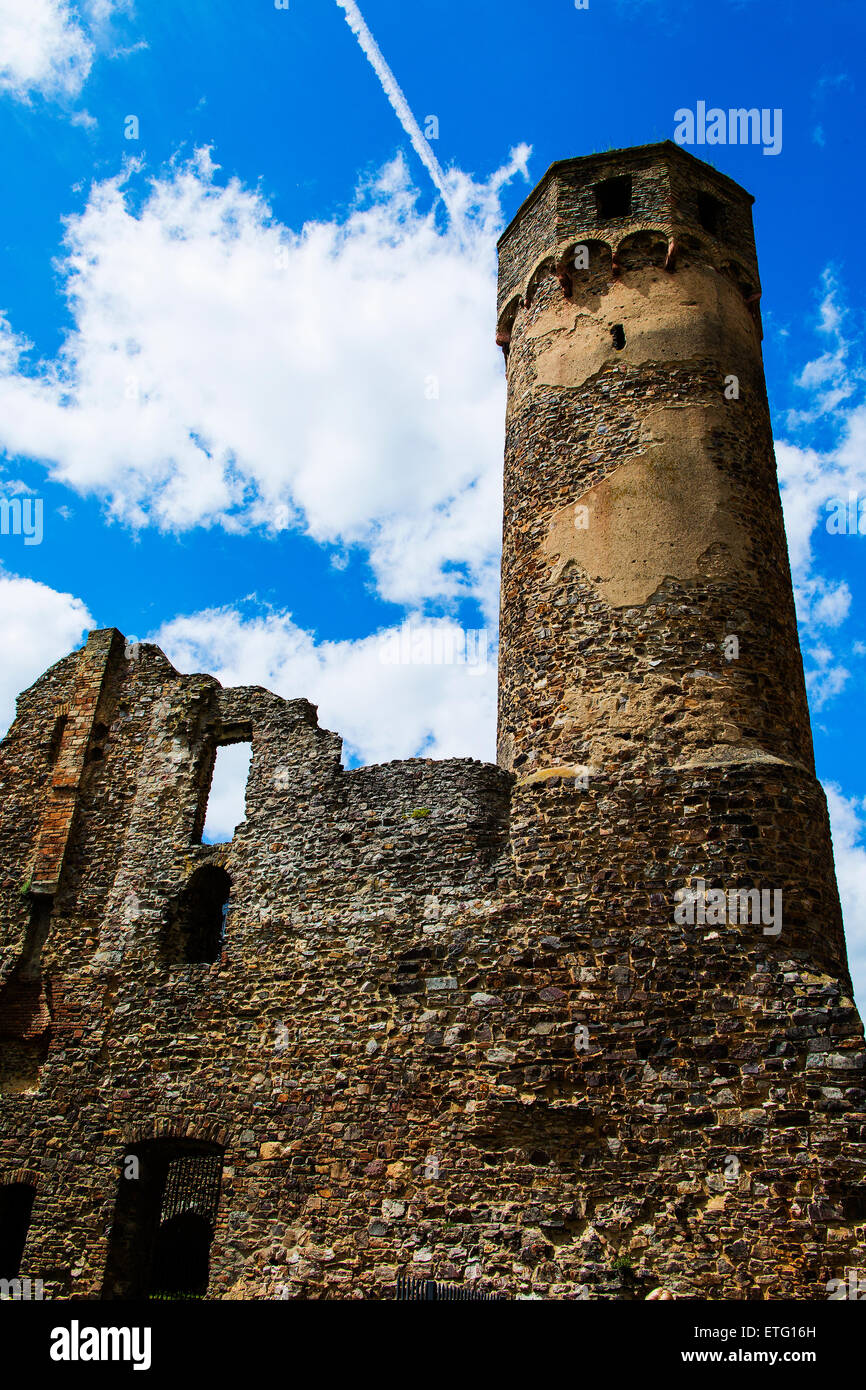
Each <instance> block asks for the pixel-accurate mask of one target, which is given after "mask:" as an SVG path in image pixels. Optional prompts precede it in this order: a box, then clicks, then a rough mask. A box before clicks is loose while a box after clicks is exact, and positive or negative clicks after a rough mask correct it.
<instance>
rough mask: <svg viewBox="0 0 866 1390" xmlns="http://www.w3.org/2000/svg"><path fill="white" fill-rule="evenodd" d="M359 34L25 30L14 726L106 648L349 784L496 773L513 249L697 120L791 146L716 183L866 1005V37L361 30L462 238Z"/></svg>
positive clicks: (342, 9) (6, 556)
mask: <svg viewBox="0 0 866 1390" xmlns="http://www.w3.org/2000/svg"><path fill="white" fill-rule="evenodd" d="M347 9H348V10H351V9H352V6H351V5H340V4H338V3H337V0H289V6H288V8H287V9H277V8H276V6H275V4H274V3H273V0H248V3H246V4H244V5H243V6H239V5H238V4H237V3H235V2H234V0H207V3H205V0H186V3H184V5H182V6H179V5H167V4H165V3H164V0H134V2H133V0H130V2H129V3H123V0H77V3H73V0H0V149H2V156H3V194H4V196H3V199H2V205H0V245H2V251H3V254H2V258H0V316H2V317H0V496H2V497H5V498H11V497H13V496H17V497H19V498H24V497H30V498H31V500H33V499H36V498H39V499H41V500H42V502H43V506H44V535H43V538H42V542H41V544H39V545H25V544H24V538H23V537H22V536H15V535H8V536H0V566H2V568H0V639H2V641H3V650H4V670H3V672H2V673H0V724H2V725H3V726H4V727H5V725H6V724H8V722H9V719H10V718H11V716H12V711H13V707H14V696H15V693H16V692H17V691H18V690H20V689H22V688H23V687H25V686H26V685H27V684H29V683H30V682H31V681H32V680H33V679H34V678H35V677H36V676H37V675H38V674H39V673H40V671H42V670H43V669H44V668H45V667H46V666H47V665H49V664H50V663H51V662H52V661H54V660H56V659H57V658H59V657H60V656H61V655H63V654H64V653H65V652H66V651H67V650H68V649H70V648H71V647H73V646H76V645H77V644H78V643H79V642H80V641H81V639H82V636H83V634H84V632H85V630H86V629H87V628H88V627H90V626H93V625H96V626H109V625H114V626H118V627H120V628H121V629H122V630H123V631H125V632H126V633H127V635H129V636H131V637H137V638H141V639H145V638H147V639H152V640H157V641H159V642H160V643H161V645H163V647H164V648H165V650H166V651H167V652H168V654H169V655H170V656H171V658H172V660H174V661H175V663H176V664H177V665H178V666H179V667H180V668H181V669H184V670H191V669H205V670H211V671H213V672H214V673H215V674H217V675H219V676H220V678H221V679H223V680H224V681H231V682H233V683H239V682H256V683H261V684H265V685H268V686H270V687H271V688H274V689H277V690H279V691H280V693H282V694H285V695H287V696H296V695H307V696H308V697H310V698H312V699H313V700H314V701H316V702H317V703H318V704H319V707H320V719H321V722H322V723H323V724H325V725H327V726H328V727H331V728H336V729H338V730H339V731H340V732H341V733H342V734H343V735H344V736H345V738H346V753H347V758H348V759H349V760H350V761H380V760H383V759H386V758H390V757H406V756H413V755H415V754H419V753H423V754H426V755H430V756H449V755H472V756H477V757H484V758H492V757H493V728H494V719H495V626H496V592H497V566H498V543H499V527H500V517H499V508H500V494H499V489H500V485H501V484H500V475H501V453H502V414H503V408H504V381H503V375H502V364H501V358H500V354H499V352H498V350H497V349H496V348H495V346H494V344H493V320H494V292H495V291H494V286H495V251H494V246H495V238H496V236H497V234H498V232H499V231H500V230H501V228H502V227H503V226H504V224H505V222H506V221H507V220H508V219H509V217H510V216H511V215H512V213H513V212H514V211H515V209H516V208H517V206H518V205H519V203H520V202H521V201H522V199H523V198H524V197H525V196H526V193H527V192H528V191H529V188H530V187H531V186H532V185H533V184H534V183H535V182H536V181H537V180H538V179H539V178H540V177H541V175H542V174H543V172H544V170H545V169H546V168H547V166H548V165H549V164H550V163H551V162H552V161H553V160H555V159H560V158H564V157H567V156H570V155H579V154H584V153H588V152H590V151H592V150H600V149H605V148H608V147H620V146H627V145H631V144H642V143H647V142H649V141H653V140H659V139H665V138H670V137H672V136H673V133H674V127H675V112H676V111H677V110H678V109H680V108H684V107H688V108H694V107H695V106H696V104H697V102H698V101H704V102H706V104H707V106H709V107H712V106H718V107H722V108H729V107H739V106H746V107H752V106H755V107H759V108H769V109H772V110H776V109H779V110H781V111H782V113H783V127H782V129H783V140H782V148H781V150H780V152H779V153H778V154H777V155H766V154H764V153H763V151H762V148H761V147H760V146H751V145H749V146H715V147H713V148H711V149H710V148H707V149H705V150H703V151H698V152H699V153H703V154H705V155H709V156H711V157H712V159H713V162H714V163H715V164H716V165H717V167H718V168H720V169H722V170H723V171H724V172H725V173H727V174H729V175H731V176H732V177H733V178H735V179H737V180H738V181H739V182H741V183H742V184H744V185H745V187H747V188H748V189H749V190H750V191H751V192H752V193H754V194H755V196H756V200H757V201H756V205H755V220H756V231H757V239H758V252H759V258H760V266H761V275H762V283H763V317H764V328H765V339H764V352H765V362H766V370H767V382H768V388H769V394H770V401H771V406H772V410H773V419H774V428H775V432H776V439H777V452H778V458H779V467H780V477H781V480H782V485H783V498H784V505H785V513H786V524H787V527H788V535H789V545H790V550H791V558H792V564H793V567H794V574H795V583H796V587H797V597H798V612H799V615H800V619H801V641H802V645H803V652H804V659H805V664H806V669H807V673H808V678H809V684H810V697H811V701H812V713H813V721H814V731H815V742H816V756H817V762H818V770H819V775H820V776H821V778H822V781H823V782H824V783H825V786H826V787H827V790H828V795H829V797H830V802H831V810H832V816H833V827H834V839H835V843H836V852H837V868H838V873H839V879H840V885H841V888H842V892H843V899H844V902H845V907H846V916H847V921H848V932H849V945H850V950H851V954H852V957H853V958H854V963H855V965H856V968H857V970H858V972H859V974H858V978H859V979H860V980H861V982H862V984H861V998H862V997H864V996H866V849H864V841H866V759H864V750H863V740H862V738H861V733H860V719H859V714H860V708H861V706H862V703H863V697H864V673H866V631H864V624H863V620H862V613H863V601H864V596H866V577H864V548H866V538H864V537H863V536H860V535H851V534H846V535H831V534H828V532H827V529H826V524H825V522H826V517H827V503H828V501H829V500H830V499H831V498H833V497H835V496H840V495H841V496H844V497H845V498H847V497H848V496H849V494H850V493H852V492H853V493H854V494H855V495H856V496H857V497H858V498H866V462H864V443H866V409H864V400H863V396H864V369H863V311H864V301H863V295H864V290H863V284H862V276H859V275H858V274H857V270H858V265H859V258H860V255H861V245H862V213H863V206H862V204H863V197H862V188H861V183H860V181H859V177H858V175H859V170H860V168H861V166H862V138H863V122H862V119H861V115H860V113H861V106H862V101H863V63H862V57H861V55H862V53H863V51H864V37H866V35H864V29H866V21H864V15H863V10H862V6H861V5H859V4H858V3H857V0H828V3H825V4H824V5H823V6H822V7H821V9H820V11H816V9H815V7H814V6H813V5H807V4H805V3H802V0H792V2H791V3H786V4H784V5H768V4H766V3H764V2H763V0H713V2H712V3H708V0H677V3H673V0H589V6H588V8H587V9H581V10H578V9H577V8H576V7H575V5H574V4H573V0H531V3H530V0H497V3H495V4H494V3H492V0H476V3H473V4H471V5H467V4H466V3H465V0H439V3H437V4H436V5H430V6H409V5H406V4H405V3H396V0H363V3H362V4H361V10H362V11H363V16H364V19H365V20H366V22H367V24H368V25H369V29H370V31H372V34H373V35H375V40H376V41H377V42H378V45H379V48H380V49H381V52H382V53H383V54H384V57H385V59H386V60H387V63H388V64H389V65H390V68H391V70H392V71H393V74H394V76H395V78H396V80H397V81H398V82H399V84H400V87H401V88H402V92H403V93H404V94H405V100H406V103H407V104H408V108H409V109H410V110H411V112H412V113H414V117H415V118H416V119H417V121H418V122H419V123H420V126H421V127H422V129H423V128H425V127H426V128H427V129H430V125H429V117H431V116H435V118H436V120H437V122H438V138H436V139H433V138H431V139H430V141H429V146H428V147H427V148H428V152H429V153H430V154H432V156H433V157H434V158H435V161H437V162H438V167H439V168H441V170H442V171H443V173H442V178H441V180H440V190H444V192H445V194H446V197H445V199H443V198H442V197H441V196H440V190H437V187H436V186H435V183H434V179H433V178H431V173H430V168H429V167H425V163H424V162H423V161H422V158H420V157H419V148H418V142H417V140H416V141H415V143H414V144H413V142H412V140H411V139H410V138H409V135H408V134H407V130H406V128H405V126H406V121H405V118H404V120H403V122H402V123H401V120H400V119H398V114H399V113H398V112H395V109H394V104H393V102H392V101H389V100H388V99H387V95H386V92H385V90H384V89H383V85H382V82H381V80H380V77H381V74H379V75H377V72H376V71H375V70H374V66H373V65H371V62H370V61H369V59H370V56H371V54H370V52H369V47H370V46H369V43H368V44H367V45H366V46H367V49H368V51H367V53H366V54H365V52H364V51H362V46H361V45H359V42H358V39H357V36H356V34H354V33H353V32H352V30H351V28H350V26H349V24H348V23H347V14H346V10H347ZM386 85H387V84H386ZM392 96H393V93H392ZM130 117H134V118H135V120H134V122H131V121H130ZM404 117H405V113H404ZM136 125H137V129H136ZM129 134H133V135H135V136H136V137H137V138H132V139H130V138H126V137H127V135H129ZM421 153H422V154H423V150H422V151H421ZM428 164H429V160H428ZM434 173H435V168H434ZM446 204H447V206H446ZM864 530H866V522H864ZM406 621H410V622H412V623H413V624H415V625H416V626H417V625H418V624H420V623H423V622H428V623H432V624H433V625H434V626H435V627H436V628H437V629H438V630H439V632H440V635H443V636H446V637H449V638H451V637H454V636H455V634H456V635H457V636H459V634H460V632H461V631H462V630H464V629H466V628H469V629H472V630H474V631H476V632H483V633H484V634H485V635H486V636H485V641H486V646H483V647H482V646H477V648H476V650H477V651H481V650H483V651H484V652H485V653H486V660H485V661H484V662H482V663H481V664H478V663H477V662H476V664H475V665H474V666H471V665H470V666H467V665H466V664H465V663H463V664H460V663H454V664H451V665H439V666H435V665H434V666H430V665H427V666H424V665H418V664H410V665H408V666H406V665H405V664H403V665H401V664H399V663H395V664H389V663H387V662H383V661H382V659H381V653H382V647H381V634H383V633H388V632H392V631H394V630H396V629H399V628H400V626H401V624H403V623H404V622H406ZM239 776H240V773H239V771H238V770H237V769H236V770H235V781H237V780H238V777H239ZM227 795H228V793H227ZM226 805H227V806H228V802H226ZM225 815H226V816H227V817H229V819H230V818H231V813H230V811H229V810H226V812H225ZM229 829H230V827H229Z"/></svg>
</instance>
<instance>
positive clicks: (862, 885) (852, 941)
mask: <svg viewBox="0 0 866 1390" xmlns="http://www.w3.org/2000/svg"><path fill="white" fill-rule="evenodd" d="M824 790H825V792H826V793H827V804H828V806H829V808H830V824H831V827H832V831H833V852H834V855H835V859H836V880H837V882H838V884H839V894H840V897H841V899H842V912H843V915H844V918H845V938H846V941H847V943H848V965H849V967H850V970H851V976H852V979H853V981H854V993H855V995H856V998H857V1002H858V1007H859V1009H860V1012H861V1014H864V1013H866V816H864V815H863V812H864V811H866V800H858V799H857V798H856V797H851V798H848V797H845V796H843V794H842V792H841V790H840V788H839V787H838V786H836V784H835V783H833V782H830V783H827V784H826V785H825V787H824Z"/></svg>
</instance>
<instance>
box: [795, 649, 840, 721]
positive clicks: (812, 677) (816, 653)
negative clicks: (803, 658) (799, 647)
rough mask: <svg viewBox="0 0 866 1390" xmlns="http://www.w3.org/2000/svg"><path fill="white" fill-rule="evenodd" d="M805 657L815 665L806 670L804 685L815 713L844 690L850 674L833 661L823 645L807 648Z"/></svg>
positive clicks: (830, 652)
mask: <svg viewBox="0 0 866 1390" xmlns="http://www.w3.org/2000/svg"><path fill="white" fill-rule="evenodd" d="M806 655H807V656H808V657H810V658H811V660H812V661H814V663H815V665H814V666H813V667H812V668H811V669H807V670H806V685H807V687H808V690H809V703H810V705H811V707H812V709H813V710H814V712H815V713H817V712H818V710H821V709H823V708H824V706H825V705H826V704H827V702H828V701H829V700H832V699H833V697H834V695H838V694H839V692H840V691H841V690H844V688H845V686H846V685H847V683H848V681H849V679H850V676H851V672H850V671H849V670H848V669H847V667H845V666H842V665H841V664H840V663H839V662H837V661H834V654H833V652H832V651H831V649H830V648H829V647H828V646H826V645H825V644H824V643H821V644H819V645H818V646H817V647H811V648H809V650H808V651H807V653H806Z"/></svg>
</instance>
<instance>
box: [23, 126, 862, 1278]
mask: <svg viewBox="0 0 866 1390" xmlns="http://www.w3.org/2000/svg"><path fill="white" fill-rule="evenodd" d="M624 174H626V175H630V177H631V197H630V204H629V206H628V208H627V210H626V211H625V212H620V213H617V214H616V215H615V216H612V217H611V216H603V215H602V214H603V213H604V211H605V208H604V201H603V192H602V194H599V193H598V188H599V185H601V184H604V183H605V182H606V181H607V180H610V179H616V178H622V176H623V175H624ZM600 199H601V201H600ZM705 224H707V225H705ZM709 227H713V228H714V230H712V231H711V230H709ZM581 244H585V245H586V246H587V248H588V253H589V254H588V266H587V267H586V268H581V269H578V268H577V265H576V261H575V254H574V248H575V247H576V246H578V245H581ZM500 269H501V277H500V278H501V283H500V317H499V325H498V335H497V337H498V341H499V342H500V343H501V345H502V346H503V348H504V350H505V351H506V354H507V371H508V385H509V400H508V419H507V443H506V461H505V514H504V549H503V571H502V599H503V602H502V635H501V642H502V646H501V656H500V712H499V764H500V765H499V766H490V765H486V764H482V763H479V762H474V761H472V760H466V759H454V760H448V761H444V762H432V761H429V760H423V759H415V760H408V761H404V762H395V763H389V764H387V765H385V766H381V767H365V768H359V769H354V770H346V769H344V768H343V767H342V765H341V762H340V751H341V742H340V739H339V737H338V736H337V735H336V734H333V733H329V732H327V731H325V730H322V729H320V728H319V726H318V723H317V719H316V712H315V709H314V708H313V707H312V706H311V705H310V704H308V703H307V702H306V701H305V700H301V699H298V700H289V701H284V700H282V699H279V698H278V697H277V696H275V695H272V694H270V693H269V692H267V691H265V690H263V689H259V688H249V689H234V690H226V689H223V688H222V687H221V686H220V685H219V683H218V682H217V681H216V680H214V679H213V678H212V677H209V676H204V675H194V676H182V675H179V674H178V673H177V672H176V671H175V670H174V669H173V668H172V666H171V665H170V664H169V662H168V661H167V660H166V658H165V656H164V655H163V654H162V653H161V652H160V651H159V650H158V649H157V648H156V647H153V646H147V645H144V646H138V645H135V646H132V647H130V646H129V645H127V644H126V643H125V642H124V639H123V638H122V637H121V635H120V634H119V633H117V632H115V631H113V630H109V631H103V632H97V633H92V634H91V636H90V639H89V641H88V643H87V645H86V646H85V647H84V648H83V649H82V650H81V651H80V652H76V653H73V654H71V655H70V656H68V657H66V658H65V659H64V660H63V661H61V662H59V663H58V664H57V665H56V666H55V667H53V668H52V669H51V670H50V671H48V672H47V673H46V674H45V675H44V676H42V677H41V678H40V679H39V680H38V681H37V682H36V684H35V685H34V686H32V687H31V689H30V690H28V691H26V692H25V693H24V694H23V695H22V696H21V697H20V699H19V702H18V712H17V718H16V721H15V723H14V725H13V727H12V729H11V730H10V733H9V735H8V736H7V738H6V739H5V740H4V741H3V743H2V745H0V791H2V802H0V1183H3V1182H6V1183H10V1182H23V1181H27V1182H29V1183H31V1184H32V1185H33V1186H35V1188H36V1200H35V1203H34V1207H33V1213H32V1219H31V1223H30V1227H29V1232H28V1237H27V1244H26V1246H25V1250H24V1257H23V1262H22V1272H23V1273H25V1274H27V1275H29V1276H31V1277H32V1278H36V1277H39V1278H42V1279H44V1281H45V1286H46V1295H47V1296H55V1297H57V1296H59V1297H66V1296H75V1297H86V1298H98V1297H100V1296H102V1295H103V1292H105V1291H108V1292H110V1291H111V1290H110V1289H108V1286H107V1283H106V1277H105V1271H106V1266H107V1263H108V1262H109V1252H110V1249H111V1248H113V1247H112V1246H111V1240H112V1229H113V1227H116V1221H115V1203H116V1199H117V1194H118V1190H119V1184H121V1183H122V1182H123V1178H122V1177H121V1173H122V1168H123V1160H124V1155H125V1154H126V1153H127V1151H128V1149H129V1148H130V1147H131V1146H135V1145H141V1144H145V1145H146V1144H147V1143H148V1142H149V1141H154V1140H157V1139H160V1138H163V1139H174V1140H176V1141H178V1142H180V1141H183V1140H197V1141H201V1142H205V1141H207V1142H209V1143H211V1144H214V1145H218V1146H220V1148H221V1149H223V1150H224V1168H223V1177H222V1189H221V1195H220V1204H219V1212H218V1217H217V1222H216V1231H215V1235H214V1239H213V1244H212V1247H211V1252H210V1282H209V1286H208V1294H209V1296H210V1297H213V1298H280V1297H317V1298H319V1297H325V1298H361V1297H366V1298H391V1297H393V1296H394V1289H395V1284H396V1279H397V1276H398V1275H400V1274H409V1275H415V1276H417V1275H423V1276H425V1277H431V1278H436V1279H439V1280H442V1281H446V1282H458V1283H468V1284H471V1285H472V1286H474V1287H477V1288H481V1289H485V1290H487V1291H489V1292H501V1293H503V1294H505V1295H507V1296H509V1297H527V1296H542V1297H555V1298H584V1297H589V1298H597V1297H602V1298H615V1299H633V1298H642V1297H645V1296H646V1294H647V1292H649V1291H650V1290H651V1289H653V1288H656V1287H658V1286H660V1285H661V1286H664V1287H666V1288H667V1289H669V1290H671V1291H672V1292H673V1293H674V1294H675V1295H676V1296H677V1297H680V1298H688V1297H712V1298H727V1299H760V1298H773V1299H775V1298H785V1297H795V1298H801V1299H804V1298H823V1297H826V1284H827V1281H828V1280H829V1279H832V1278H836V1277H839V1278H843V1277H844V1275H845V1270H846V1269H847V1268H849V1267H852V1266H854V1267H857V1266H859V1267H860V1268H861V1269H862V1268H866V1263H864V1259H866V1253H864V1244H863V1238H864V1223H866V1185H864V1177H863V1164H864V1161H863V1148H862V1140H863V1137H864V1115H863V1108H864V1107H863V1102H864V1098H866V1091H864V1086H863V1068H864V1059H866V1054H864V1046H863V1031H862V1025H861V1023H860V1020H859V1017H858V1015H857V1012H856V1009H855V1007H854V1004H853V1000H852V996H851V985H850V979H849V976H848V970H847V964H846V959H845V946H844V936H843V931H842V922H841V914H840V910H839V901H838V894H837V890H836V883H835V877H834V871H833V860H832V849H831V843H830V836H829V824H828V818H827V811H826V805H825V801H824V797H823V794H822V791H821V788H820V786H819V784H818V782H817V780H816V778H815V773H814V763H813V758H812V747H811V734H810V728H809V718H808V709H807V705H806V698H805V688H804V683H803V674H802V664H801V660H800V653H799V647H798V643H797V633H796V624H795V616H794V607H793V599H792V594H791V583H790V573H789V569H788V560H787V550H786V546H785V538H784V530H783V525H782V516H781V507H780V503H779V496H778V488H777V484H776V476H775V465H774V460H773V452H772V439H771V434H770V424H769V413H768V408H767V402H766V395H765V390H764V384H763V370H762V364H761V354H760V316H759V313H758V309H757V305H758V302H759V301H758V299H757V298H756V296H757V295H758V293H759V281H758V271H757V262H756V257H755V249H754V241H753V236H752V230H751V200H750V198H749V197H748V195H747V194H745V193H744V192H743V190H742V189H739V188H738V187H737V186H736V185H735V184H732V183H731V181H730V180H728V179H726V178H724V177H723V176H722V175H720V174H718V173H716V171H715V170H713V169H711V168H710V167H709V166H707V165H704V164H701V163H700V162H698V161H697V160H695V159H693V158H692V157H691V156H689V155H687V154H685V153H684V152H683V151H681V150H679V149H677V147H675V146H673V145H670V144H665V145H660V146H649V147H644V148H642V149H638V150H629V151H621V152H617V153H611V154H606V155H599V156H591V157H589V158H587V159H583V160H570V161H564V162H562V163H560V164H557V165H554V166H553V168H552V169H551V170H550V171H549V172H548V174H547V175H546V176H545V179H544V180H543V181H542V183H541V184H540V185H539V188H538V189H537V190H536V191H535V193H534V194H533V195H531V197H530V198H529V199H528V200H527V202H526V203H525V204H524V206H523V208H522V209H521V210H520V211H519V212H518V214H517V216H516V218H515V219H514V221H513V222H512V224H511V226H510V227H509V228H508V229H507V230H506V232H505V234H504V236H503V238H502V241H501V244H500ZM617 327H619V328H620V329H622V331H623V336H624V340H625V341H624V345H622V346H617V340H616V338H615V336H614V333H613V331H612V330H614V329H616V328H617ZM732 375H733V376H736V377H737V379H738V383H739V395H738V397H737V398H736V399H728V398H727V397H726V396H725V394H724V387H725V382H726V380H727V379H728V378H729V377H730V376H732ZM576 519H577V522H579V524H577V522H576ZM732 635H733V636H736V638H737V643H738V655H737V656H736V658H735V659H730V660H729V659H728V656H726V654H725V651H726V649H725V640H726V638H728V637H730V636H732ZM245 738H250V739H251V741H252V748H253V756H252V764H251V771H250V777H249V783H248V787H247V805H246V817H245V819H244V821H243V822H242V823H241V825H240V826H238V828H237V830H236V832H235V835H234V838H233V839H232V841H231V842H230V843H229V844H225V845H217V846H206V845H203V844H202V843H201V830H202V825H203V819H204V813H205V806H206V800H207V793H208V790H209V784H210V778H211V775H212V770H213V762H214V755H215V750H216V748H217V747H218V746H219V745H220V744H223V743H226V742H234V741H238V740H240V739H245ZM205 865H214V866H218V867H220V868H221V869H223V870H224V871H225V872H226V873H227V874H228V876H229V878H230V880H231V896H230V904H229V913H228V918H227V925H226V936H225V941H224V944H223V947H222V951H221V953H220V954H218V957H217V959H215V960H213V961H198V962H184V961H183V960H182V959H179V958H178V953H177V950H176V949H175V947H174V946H173V945H172V944H171V943H172V942H173V941H174V938H173V937H172V936H171V935H170V932H169V925H170V923H172V922H173V921H176V920H177V912H178V910H179V909H178V904H179V903H180V902H182V901H183V897H182V895H183V893H184V889H185V888H186V886H187V885H188V884H189V883H190V879H191V878H192V875H193V874H194V873H195V872H196V870H198V869H200V868H202V867H203V866H205ZM698 880H704V881H705V882H706V884H707V885H708V886H709V887H713V888H718V887H721V888H723V889H726V890H729V889H737V888H754V887H757V888H765V889H767V888H768V889H781V890H782V892H783V901H784V918H783V924H782V929H781V931H780V932H779V933H778V935H768V934H765V932H764V931H763V930H762V927H761V925H760V924H757V925H756V924H750V923H733V922H727V921H725V922H723V923H721V924H719V923H701V922H699V921H696V922H694V923H689V922H682V923H680V922H677V921H676V920H675V912H674V909H675V903H676V896H675V895H676V894H677V891H678V890H679V889H682V888H683V887H686V886H688V885H694V884H695V883H696V882H697V881H698ZM22 1174H23V1175H25V1176H24V1177H22ZM109 1282H110V1281H109ZM115 1291H116V1290H115Z"/></svg>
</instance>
